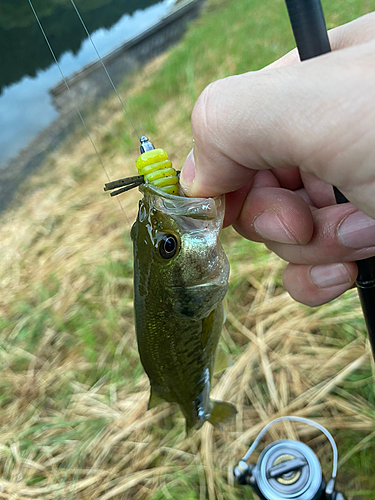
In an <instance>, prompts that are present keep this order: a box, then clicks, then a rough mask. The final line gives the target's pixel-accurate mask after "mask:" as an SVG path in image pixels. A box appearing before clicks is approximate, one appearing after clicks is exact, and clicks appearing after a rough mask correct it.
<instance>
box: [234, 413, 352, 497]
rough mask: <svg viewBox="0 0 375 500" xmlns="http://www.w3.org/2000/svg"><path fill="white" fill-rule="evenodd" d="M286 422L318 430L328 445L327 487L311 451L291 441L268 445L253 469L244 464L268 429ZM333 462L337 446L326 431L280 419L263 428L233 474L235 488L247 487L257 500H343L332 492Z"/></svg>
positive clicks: (333, 480)
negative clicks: (330, 464) (330, 460)
mask: <svg viewBox="0 0 375 500" xmlns="http://www.w3.org/2000/svg"><path fill="white" fill-rule="evenodd" d="M286 420H288V421H294V422H302V423H305V424H308V425H311V426H312V427H315V428H317V429H319V430H320V431H321V432H323V434H325V436H326V437H327V439H328V440H329V442H330V443H331V446H332V450H333V470H332V477H331V479H330V480H329V481H328V482H327V483H325V481H324V477H323V473H322V468H321V465H320V462H319V460H318V457H317V456H316V455H315V453H314V452H313V450H312V449H311V448H310V447H309V446H307V445H306V444H304V443H301V442H300V441H294V440H292V439H282V440H280V441H276V442H274V443H271V444H269V445H268V446H267V447H266V448H265V449H264V450H263V451H262V453H261V454H260V456H259V459H258V461H257V463H256V464H255V465H252V464H250V465H248V464H247V463H246V462H247V461H248V460H249V458H250V456H251V455H252V453H253V452H254V450H255V448H256V447H257V446H258V444H259V441H260V440H261V439H262V437H263V436H264V435H265V434H266V432H268V430H269V429H270V427H272V426H273V425H275V424H277V423H279V422H283V421H286ZM337 460H338V453H337V446H336V443H335V441H334V439H333V437H332V436H331V434H330V433H329V432H328V431H327V429H325V428H324V427H323V426H321V425H320V424H317V423H316V422H313V421H312V420H308V419H306V418H302V417H280V418H277V419H276V420H273V421H272V422H270V423H269V424H268V425H266V427H264V429H263V430H262V431H261V432H260V433H259V434H258V436H257V438H256V439H255V441H254V443H253V444H252V445H251V447H250V448H249V451H248V452H247V453H246V455H245V456H244V457H243V459H242V460H241V461H240V462H239V463H238V465H237V466H236V467H235V468H234V471H233V473H234V477H235V480H236V481H237V482H238V483H239V484H242V485H246V484H247V485H249V486H251V487H252V488H253V489H254V491H255V492H256V493H257V495H258V496H259V497H260V499H261V500H345V498H344V496H343V495H342V493H339V492H338V491H336V490H335V489H334V487H335V479H336V474H337Z"/></svg>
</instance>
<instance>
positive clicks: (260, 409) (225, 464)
mask: <svg viewBox="0 0 375 500" xmlns="http://www.w3.org/2000/svg"><path fill="white" fill-rule="evenodd" d="M163 62H164V58H161V59H159V60H158V61H154V62H153V63H152V64H150V65H149V66H147V67H146V68H145V70H144V73H143V74H141V75H139V76H138V77H135V78H136V80H135V83H136V85H135V87H133V88H137V89H138V90H139V88H140V87H142V90H144V89H146V90H147V84H145V81H146V78H145V75H147V79H148V78H149V77H150V76H152V74H154V72H156V71H157V70H158V68H159V67H160V66H161V65H162V63H163ZM200 86H201V84H199V85H198V87H197V88H199V87H200ZM176 107H177V108H178V109H183V110H186V111H187V110H188V109H189V108H190V107H191V99H190V98H187V97H186V96H185V97H184V98H180V97H179V98H176V97H173V96H172V97H171V99H170V100H169V101H167V102H166V103H165V104H164V105H163V106H162V107H160V108H159V109H158V112H157V116H156V118H155V120H156V121H157V123H158V124H160V125H159V126H158V129H157V131H156V132H155V133H154V135H153V137H152V139H153V141H154V142H155V144H157V145H159V146H162V147H164V148H165V149H166V150H167V151H170V152H171V157H172V159H173V161H174V163H175V165H176V166H179V165H181V163H182V161H183V158H184V155H185V154H186V153H187V152H188V150H189V148H190V144H191V136H190V132H189V125H188V120H185V122H184V123H183V124H181V117H180V116H178V114H176V113H172V112H171V111H172V110H173V109H176ZM92 118H93V120H94V123H90V126H89V128H90V130H91V131H92V136H93V139H94V141H95V142H96V143H97V144H99V145H100V147H99V150H100V152H101V155H102V157H103V159H104V161H105V166H106V169H107V171H108V173H109V175H110V177H111V178H117V177H120V176H125V175H127V174H133V173H134V169H133V168H134V167H133V165H134V160H135V158H136V156H137V151H136V150H130V152H129V150H128V151H127V153H126V154H125V153H124V151H125V149H124V148H121V147H119V148H110V150H109V151H107V149H106V141H107V138H108V137H109V136H110V137H112V136H113V134H114V133H113V130H115V129H118V127H119V126H121V127H124V125H123V119H122V116H121V113H120V112H119V111H118V103H117V102H116V101H115V100H114V99H110V100H109V101H108V102H107V103H106V104H105V106H104V107H101V108H100V109H99V110H98V113H97V114H94V115H92ZM166 138H167V140H166ZM105 181H106V176H105V175H104V174H103V172H102V171H101V169H100V166H98V162H97V159H96V157H95V155H94V154H93V151H92V148H91V145H90V143H89V141H88V140H87V138H82V139H79V138H78V139H77V138H75V139H72V140H71V142H70V143H68V144H66V145H65V146H64V147H63V148H62V149H61V150H59V151H58V152H56V153H54V154H53V155H52V156H51V157H50V159H49V160H48V162H47V164H46V165H45V166H44V167H43V169H42V170H41V171H40V172H39V173H38V174H37V175H36V176H34V177H33V178H31V179H29V180H27V183H25V185H24V186H22V188H21V191H20V193H19V195H18V198H17V199H16V200H15V201H14V203H13V205H12V206H11V207H10V209H9V210H8V211H7V212H6V213H4V214H3V215H2V218H1V241H0V253H1V256H2V259H1V261H0V283H1V287H0V311H1V319H0V328H1V333H0V363H1V366H0V373H1V377H0V475H1V479H0V499H1V500H5V499H7V500H8V499H12V500H15V499H17V500H29V499H41V500H42V499H43V500H47V499H50V500H55V499H64V500H65V499H70V498H72V499H73V498H74V499H80V500H88V499H95V500H96V499H100V500H109V499H116V500H120V499H135V500H138V499H139V500H146V499H153V500H159V499H164V498H165V499H174V500H177V499H179V498H184V499H185V498H186V499H188V498H191V499H192V498H196V499H199V500H204V499H206V498H208V499H209V500H214V499H219V500H224V499H225V500H235V499H238V498H244V497H247V495H248V494H249V492H246V495H245V491H244V490H241V489H239V488H237V487H235V486H234V485H233V479H232V467H233V466H234V465H235V463H236V460H238V459H240V458H241V457H242V456H243V454H244V452H245V451H246V449H247V447H248V446H249V444H250V442H251V441H252V439H253V438H254V437H255V436H256V434H257V433H258V432H259V431H260V430H261V428H262V427H263V426H264V425H265V424H266V423H267V422H269V421H270V420H271V419H273V418H275V417H277V416H280V415H285V414H292V415H299V416H305V417H309V418H313V419H314V420H315V421H317V422H319V423H321V424H323V425H325V426H326V427H327V428H328V429H329V430H330V431H331V432H332V433H333V434H334V436H335V437H336V439H337V441H338V444H339V447H340V450H341V462H340V463H341V471H349V470H353V474H352V475H350V474H348V473H347V472H346V473H345V475H344V474H342V475H341V477H340V480H341V483H342V485H343V486H344V489H345V491H346V493H347V496H348V498H349V499H354V498H358V499H359V498H371V497H370V496H366V497H364V496H358V495H356V493H355V492H356V491H358V490H359V489H362V490H365V489H367V490H368V489H369V488H370V487H371V484H372V485H373V482H372V483H371V481H372V478H371V474H370V468H369V469H368V475H367V476H366V472H364V473H363V474H362V475H361V474H360V473H359V472H358V471H360V470H361V467H362V466H363V464H364V463H365V462H366V461H367V462H368V461H369V460H371V450H374V443H375V425H374V416H375V397H374V391H373V385H374V382H375V374H374V370H373V365H372V364H371V355H370V348H369V344H368V341H367V339H366V334H365V328H364V322H363V319H362V313H361V311H360V308H359V303H358V299H357V296H356V292H355V291H350V292H348V293H347V294H346V295H345V296H344V297H342V298H341V299H339V300H336V301H334V302H332V303H331V304H328V305H326V306H323V307H320V308H318V309H313V310H312V309H308V308H306V307H304V306H301V305H299V304H297V303H295V302H294V301H292V300H291V299H290V298H289V296H288V295H287V294H286V293H285V291H284V290H283V288H282V286H281V282H280V273H281V269H282V267H283V264H282V262H281V261H280V260H279V259H277V258H276V257H274V256H272V255H270V254H268V253H267V252H266V250H264V249H263V248H262V247H261V246H259V245H255V244H252V243H250V242H246V241H244V240H243V239H242V238H240V237H239V236H238V235H236V234H235V233H234V232H233V231H232V230H226V231H225V232H224V234H223V240H224V245H225V249H226V251H227V254H228V257H229V260H230V262H231V266H232V272H231V281H230V283H231V284H230V291H229V294H228V298H229V311H230V312H229V314H228V319H227V323H226V327H225V328H224V331H223V345H224V348H225V349H226V350H227V351H228V352H230V353H231V356H232V358H233V361H234V366H233V367H232V368H230V369H228V370H227V371H226V372H225V373H224V375H223V376H222V377H221V378H220V379H219V380H217V383H216V385H215V387H214V389H213V392H212V396H213V397H214V398H216V399H223V400H225V401H231V402H233V403H234V404H236V406H237V409H238V415H237V419H236V421H235V422H233V423H232V425H228V426H226V427H225V428H223V429H222V430H220V431H219V430H216V429H214V428H213V427H212V426H210V425H209V424H205V426H204V427H203V428H202V430H201V431H199V432H196V433H194V434H193V435H192V436H190V437H188V438H186V437H185V432H184V420H183V418H182V416H181V414H180V413H179V412H178V410H177V409H176V408H175V407H172V406H169V405H167V404H165V405H164V406H162V407H158V408H156V409H153V410H151V411H149V412H147V411H146V404H147V400H148V381H147V377H146V376H145V375H144V374H143V372H142V370H141V368H140V364H139V360H138V354H137V350H136V343H135V332H134V324H133V316H132V276H131V252H132V249H131V243H130V241H129V229H130V225H129V222H128V221H130V222H132V221H133V220H134V218H135V214H136V210H137V201H136V200H137V197H138V194H137V193H136V192H133V193H131V192H130V193H128V194H127V195H125V196H123V197H122V198H121V203H122V208H123V212H124V213H123V212H122V210H121V208H120V207H119V205H118V202H117V200H111V199H110V198H109V197H108V195H107V194H104V193H103V192H102V186H103V184H104V182H105ZM281 436H288V437H290V438H296V437H300V438H301V439H303V440H304V441H305V442H307V443H309V444H310V445H311V446H312V447H313V449H314V450H315V451H316V452H317V453H318V455H319V457H320V458H321V460H322V462H323V463H324V465H325V468H327V467H329V464H330V452H329V447H328V445H327V443H326V442H325V441H324V439H322V436H319V434H318V433H317V432H315V431H314V430H311V429H309V428H307V427H300V426H292V425H285V427H284V428H283V427H282V426H281V427H279V428H277V429H275V430H274V431H273V432H272V434H271V437H272V438H273V439H276V438H278V437H281ZM269 439H270V438H269ZM366 450H367V451H366ZM369 453H370V454H369ZM363 457H365V458H363ZM353 464H354V465H353ZM355 464H359V465H358V467H357V469H353V467H355ZM361 464H362V465H361ZM346 466H347V467H348V468H347V469H346V468H345V467H346ZM369 467H371V465H370V466H369Z"/></svg>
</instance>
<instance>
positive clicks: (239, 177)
mask: <svg viewBox="0 0 375 500" xmlns="http://www.w3.org/2000/svg"><path fill="white" fill-rule="evenodd" d="M329 38H330V42H331V46H332V50H333V51H336V52H331V53H329V54H325V55H324V56H320V57H318V58H315V59H311V60H309V61H304V62H303V63H300V62H299V59H298V55H297V52H296V51H292V52H291V53H289V54H287V55H286V56H284V57H283V58H282V59H280V60H279V61H276V62H275V63H273V64H272V65H270V66H268V67H267V68H265V69H263V70H261V71H257V72H251V73H246V74H244V75H238V76H233V77H229V78H225V79H223V80H219V81H217V82H214V83H213V84H211V85H209V86H208V87H207V88H206V89H205V90H204V91H203V93H202V94H201V96H200V97H199V99H198V101H197V103H196V105H195V107H194V110H193V114H192V130H193V136H194V140H195V144H194V150H193V151H192V152H191V153H190V154H189V156H188V158H187V159H186V161H185V164H184V166H183V168H182V172H181V177H180V181H181V186H182V188H183V189H184V191H185V193H186V194H187V195H188V196H202V197H207V196H215V195H219V194H223V193H227V194H226V201H227V209H226V219H225V224H226V225H229V224H233V226H234V228H235V229H236V230H237V231H238V232H239V233H240V234H242V235H243V236H244V237H246V238H248V239H251V240H253V241H259V242H264V243H265V244H266V245H267V247H268V248H270V249H271V250H273V251H274V252H275V253H276V254H278V255H279V256H280V257H281V258H283V259H284V260H286V261H287V262H289V264H288V265H287V267H286V269H285V271H284V274H283V281H284V285H285V287H286V289H287V290H288V291H289V293H290V295H291V296H292V297H293V298H294V299H296V300H298V301H300V302H303V303H305V304H308V305H311V306H316V305H320V304H323V303H325V302H328V301H330V300H332V299H333V298H335V297H337V296H338V295H340V294H341V293H343V292H344V291H346V290H347V289H348V288H350V287H351V286H352V285H353V283H354V281H355V279H356V276H357V266H356V264H355V262H354V261H355V260H360V259H364V258H367V257H371V256H374V255H375V220H374V219H375V84H374V82H375V13H373V14H368V15H367V16H363V17H362V18H359V19H357V20H356V21H353V22H352V23H349V24H347V25H344V26H341V27H339V28H336V29H334V30H331V31H330V33H329ZM338 49H341V50H338ZM332 185H334V186H336V187H337V188H339V189H340V191H341V192H342V193H343V194H344V195H345V196H346V197H347V199H348V200H349V201H350V203H346V204H342V205H336V203H335V198H334V195H333V189H332Z"/></svg>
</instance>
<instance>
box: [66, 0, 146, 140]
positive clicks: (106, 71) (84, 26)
mask: <svg viewBox="0 0 375 500" xmlns="http://www.w3.org/2000/svg"><path fill="white" fill-rule="evenodd" d="M70 2H71V4H72V5H73V8H74V10H75V11H76V14H77V16H78V19H79V20H80V21H81V24H82V26H83V29H84V30H85V31H86V35H87V36H88V37H89V40H90V42H91V45H92V46H93V47H94V50H95V52H96V55H97V56H98V58H99V61H100V63H101V65H102V66H103V69H104V71H105V74H106V75H107V77H108V80H109V81H110V84H111V85H112V87H113V90H114V91H115V93H116V95H117V98H118V100H119V101H120V103H121V106H122V109H123V110H124V112H125V114H126V116H127V118H128V120H129V122H130V124H131V126H132V127H133V130H134V132H135V134H136V136H137V138H138V140H140V139H141V138H140V136H139V134H138V132H137V129H136V128H135V126H134V123H133V122H132V120H131V118H130V116H129V113H128V112H127V109H126V108H125V105H124V103H123V102H122V99H121V97H120V94H119V93H118V92H117V89H116V87H115V84H114V83H113V80H112V78H111V77H110V75H109V73H108V70H107V68H106V66H105V64H104V62H103V59H102V57H101V55H100V54H99V51H98V49H97V48H96V45H95V43H94V40H93V39H92V37H91V35H90V32H89V30H88V29H87V28H86V24H85V23H84V21H83V19H82V16H81V14H80V13H79V11H78V8H77V6H76V4H75V2H74V0H70Z"/></svg>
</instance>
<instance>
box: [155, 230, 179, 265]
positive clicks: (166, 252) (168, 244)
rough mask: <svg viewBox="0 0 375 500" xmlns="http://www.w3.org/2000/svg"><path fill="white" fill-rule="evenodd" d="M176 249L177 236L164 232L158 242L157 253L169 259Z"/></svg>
mask: <svg viewBox="0 0 375 500" xmlns="http://www.w3.org/2000/svg"><path fill="white" fill-rule="evenodd" d="M177 250H178V243H177V238H176V236H174V235H173V234H165V235H164V236H163V238H162V239H161V240H160V242H159V253H160V255H161V256H162V257H163V259H171V258H172V257H174V256H175V255H176V253H177Z"/></svg>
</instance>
